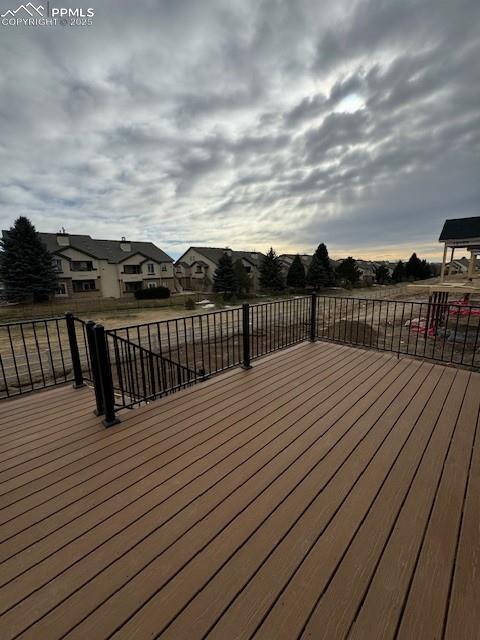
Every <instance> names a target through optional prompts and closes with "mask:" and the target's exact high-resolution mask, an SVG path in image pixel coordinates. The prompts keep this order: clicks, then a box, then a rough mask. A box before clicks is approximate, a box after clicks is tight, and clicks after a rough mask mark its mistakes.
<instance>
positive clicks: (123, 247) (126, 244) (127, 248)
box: [120, 236, 132, 253]
mask: <svg viewBox="0 0 480 640" xmlns="http://www.w3.org/2000/svg"><path fill="white" fill-rule="evenodd" d="M120 249H121V250H122V251H125V253H130V251H131V250H132V245H131V244H130V242H128V240H127V239H126V238H125V236H122V241H121V242H120Z"/></svg>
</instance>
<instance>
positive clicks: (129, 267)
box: [123, 264, 142, 273]
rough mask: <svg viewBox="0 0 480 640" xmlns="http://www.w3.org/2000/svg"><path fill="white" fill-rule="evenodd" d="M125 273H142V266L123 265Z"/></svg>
mask: <svg viewBox="0 0 480 640" xmlns="http://www.w3.org/2000/svg"><path fill="white" fill-rule="evenodd" d="M123 273H142V266H141V265H140V264H125V265H123Z"/></svg>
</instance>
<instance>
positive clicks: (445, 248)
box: [440, 244, 448, 282]
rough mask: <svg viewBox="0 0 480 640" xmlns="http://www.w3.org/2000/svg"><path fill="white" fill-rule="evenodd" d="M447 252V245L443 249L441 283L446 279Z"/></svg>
mask: <svg viewBox="0 0 480 640" xmlns="http://www.w3.org/2000/svg"><path fill="white" fill-rule="evenodd" d="M447 250H448V246H447V245H446V244H445V247H444V248H443V260H442V270H441V271H440V282H443V281H444V279H445V265H446V263H447Z"/></svg>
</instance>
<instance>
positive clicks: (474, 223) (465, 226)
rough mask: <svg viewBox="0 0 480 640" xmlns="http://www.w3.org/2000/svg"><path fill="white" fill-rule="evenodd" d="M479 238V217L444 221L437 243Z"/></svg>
mask: <svg viewBox="0 0 480 640" xmlns="http://www.w3.org/2000/svg"><path fill="white" fill-rule="evenodd" d="M470 238H480V216H475V217H473V218H455V219H453V220H445V224H444V225H443V229H442V233H441V234H440V238H439V241H440V242H447V241H448V240H468V239H470Z"/></svg>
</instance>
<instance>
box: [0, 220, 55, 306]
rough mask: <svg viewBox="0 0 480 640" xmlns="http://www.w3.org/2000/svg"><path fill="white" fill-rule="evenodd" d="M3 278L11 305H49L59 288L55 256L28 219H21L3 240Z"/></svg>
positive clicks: (0, 260)
mask: <svg viewBox="0 0 480 640" xmlns="http://www.w3.org/2000/svg"><path fill="white" fill-rule="evenodd" d="M0 248H1V249H2V251H1V252H0V279H2V280H3V283H4V286H5V297H6V299H7V300H8V301H9V302H45V301H46V300H48V299H49V298H50V296H51V295H52V294H53V293H54V291H55V287H56V285H57V275H56V273H55V270H54V267H53V263H52V255H51V254H50V253H49V251H48V250H47V247H46V246H45V245H44V244H43V242H42V241H41V239H40V236H39V234H38V233H37V232H36V231H35V227H34V226H33V224H32V223H31V222H30V220H29V219H28V218H25V217H24V216H20V218H18V219H17V220H15V223H14V225H13V227H11V228H10V229H9V230H8V231H7V233H6V234H5V236H4V238H3V240H0Z"/></svg>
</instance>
